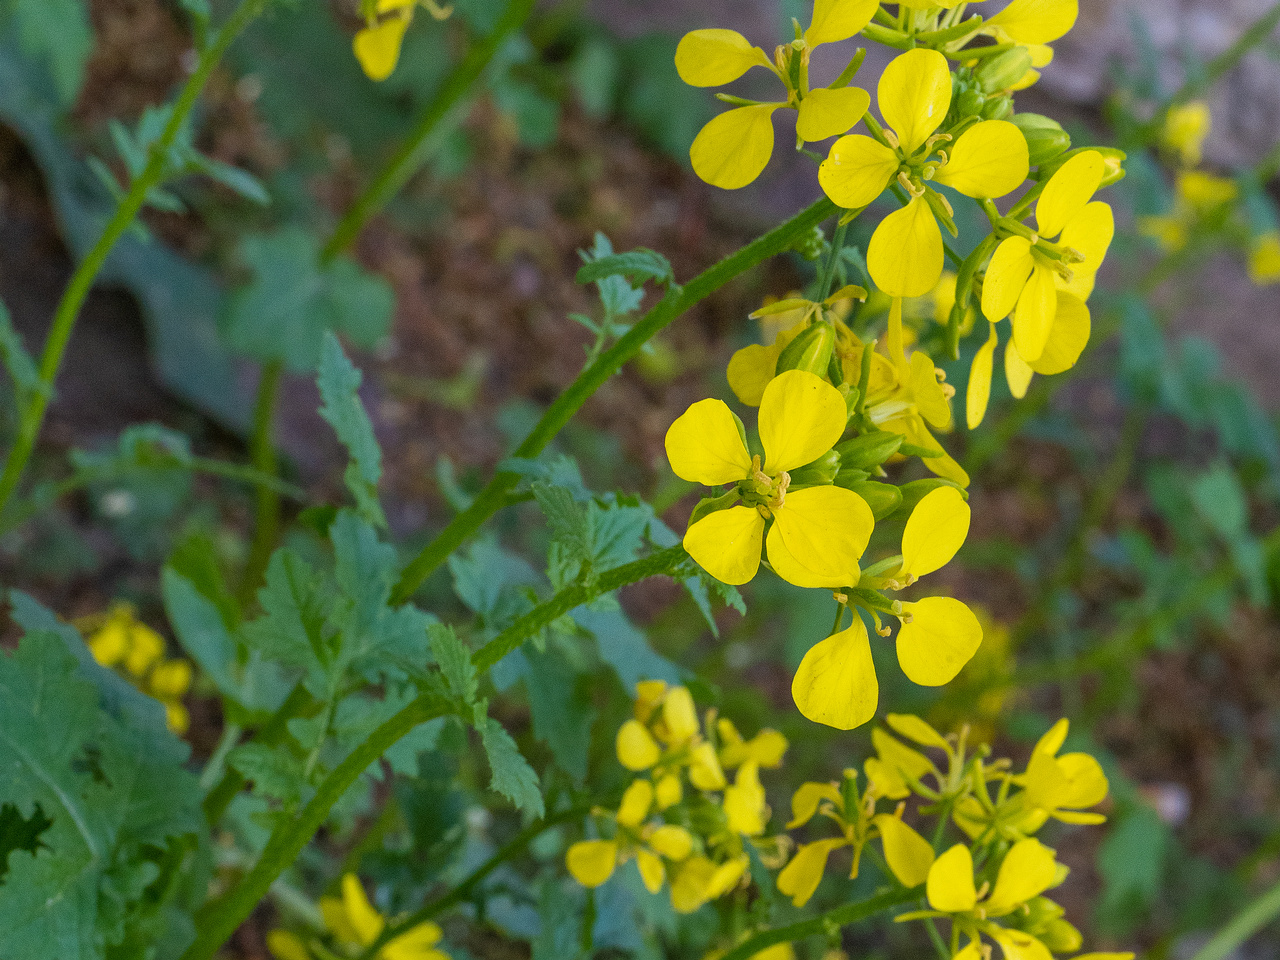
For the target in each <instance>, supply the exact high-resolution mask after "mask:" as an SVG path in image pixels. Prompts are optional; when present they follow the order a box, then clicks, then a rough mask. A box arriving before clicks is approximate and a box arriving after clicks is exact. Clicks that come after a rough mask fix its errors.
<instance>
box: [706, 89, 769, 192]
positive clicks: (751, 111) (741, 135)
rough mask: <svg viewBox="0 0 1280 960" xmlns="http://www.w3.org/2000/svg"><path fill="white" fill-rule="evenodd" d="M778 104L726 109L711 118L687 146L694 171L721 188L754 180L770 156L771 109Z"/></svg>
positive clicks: (742, 185)
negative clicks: (691, 143)
mask: <svg viewBox="0 0 1280 960" xmlns="http://www.w3.org/2000/svg"><path fill="white" fill-rule="evenodd" d="M778 107H779V104H776V103H766V104H761V105H759V106H753V107H738V108H737V109H734V110H726V111H725V112H724V113H722V114H720V115H719V116H718V117H714V118H713V119H712V120H711V121H710V122H709V123H708V124H707V125H706V126H705V127H703V128H702V130H701V131H699V133H698V135H697V137H695V138H694V141H693V146H692V147H690V148H689V159H690V160H691V161H692V163H693V172H694V173H696V174H697V175H698V176H699V177H701V178H702V179H703V180H705V181H706V182H707V183H709V184H711V185H712V186H713V187H720V188H721V189H724V190H737V189H739V188H740V187H745V186H746V185H747V184H749V183H751V182H752V181H753V180H755V178H756V177H758V176H760V174H761V173H762V172H763V171H764V168H765V167H766V166H768V165H769V158H770V157H771V156H773V112H774V111H775V110H777V109H778Z"/></svg>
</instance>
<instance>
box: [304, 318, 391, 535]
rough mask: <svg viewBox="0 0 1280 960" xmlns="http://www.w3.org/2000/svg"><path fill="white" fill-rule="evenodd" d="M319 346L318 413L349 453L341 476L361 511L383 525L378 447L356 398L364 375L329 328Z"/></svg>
mask: <svg viewBox="0 0 1280 960" xmlns="http://www.w3.org/2000/svg"><path fill="white" fill-rule="evenodd" d="M321 349H322V356H321V359H320V374H319V377H318V380H317V382H318V384H319V387H320V396H321V398H322V399H323V401H324V405H323V406H322V407H321V408H320V416H322V417H324V419H325V420H326V421H328V423H329V425H330V426H331V427H333V431H334V433H336V434H337V435H338V439H339V440H341V441H342V444H343V446H345V447H346V448H347V450H348V451H349V452H350V454H351V462H350V464H348V465H347V470H346V473H345V474H344V475H343V476H344V479H345V480H346V483H347V489H348V490H350V491H351V494H352V496H354V497H355V499H356V506H357V508H358V509H359V510H360V513H361V515H362V516H363V517H364V518H365V519H366V520H368V521H369V522H370V523H373V524H376V525H377V526H380V527H385V526H386V525H387V518H386V516H385V515H384V514H383V512H382V505H381V504H380V503H379V502H378V481H379V480H381V479H382V450H381V448H380V447H379V446H378V440H377V438H376V437H375V436H374V435H373V424H372V423H371V422H370V421H369V415H368V413H366V412H365V409H364V404H362V403H361V402H360V394H359V389H360V383H361V381H362V380H363V379H364V377H363V375H362V374H361V373H360V371H359V370H357V369H356V368H355V366H354V365H353V364H352V363H351V361H350V360H348V359H347V355H346V354H345V353H343V352H342V346H341V344H339V343H338V338H337V337H336V336H334V334H333V332H332V331H331V330H326V331H325V332H324V345H323V347H322V348H321Z"/></svg>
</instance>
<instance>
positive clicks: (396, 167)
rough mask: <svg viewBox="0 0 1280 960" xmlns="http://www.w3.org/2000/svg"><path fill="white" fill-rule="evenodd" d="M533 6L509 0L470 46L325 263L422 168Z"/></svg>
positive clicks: (343, 225) (344, 225) (343, 226)
mask: <svg viewBox="0 0 1280 960" xmlns="http://www.w3.org/2000/svg"><path fill="white" fill-rule="evenodd" d="M533 6H534V0H510V2H509V3H508V4H507V10H506V12H505V13H504V14H503V15H502V19H501V20H499V21H498V23H497V24H496V25H495V26H494V28H493V30H492V31H491V32H490V33H489V34H488V35H487V36H485V37H483V38H482V39H480V40H478V41H477V42H476V43H474V44H473V45H472V46H471V49H469V50H468V51H467V55H466V56H465V57H463V58H462V61H461V62H460V63H459V64H458V65H457V66H456V67H454V68H453V72H452V73H450V74H449V76H448V78H447V79H446V80H445V82H444V86H443V87H441V89H440V93H439V94H438V95H437V96H436V98H435V99H434V100H433V101H432V102H431V106H429V107H428V108H427V110H426V112H425V113H423V115H422V116H421V118H419V120H418V125H417V126H416V127H414V129H413V132H412V133H410V134H409V136H408V138H406V140H405V142H404V143H403V144H402V145H401V147H400V149H399V150H397V151H396V153H395V155H394V156H393V157H392V158H391V160H390V162H388V163H387V165H386V166H385V167H384V168H383V170H382V172H381V173H380V174H379V175H378V177H377V178H376V179H375V180H374V181H373V183H371V184H369V186H368V187H367V188H366V189H365V191H364V193H362V194H361V195H360V197H359V198H358V199H357V200H356V202H355V203H354V204H352V206H351V209H350V210H348V211H347V212H346V214H345V215H344V216H343V218H342V219H341V220H340V221H339V222H338V225H337V227H336V228H334V231H333V234H332V236H330V237H329V240H328V242H327V243H325V245H324V248H323V249H322V250H321V252H320V261H321V263H328V262H329V261H331V260H332V259H333V258H334V257H336V256H337V255H338V254H339V253H341V252H342V251H343V250H345V249H346V248H347V247H349V246H350V245H351V243H352V241H354V240H355V238H356V237H357V236H358V235H359V233H360V231H361V230H362V229H364V225H365V224H366V223H367V222H368V221H369V218H370V217H372V216H373V215H374V214H375V213H377V212H378V211H379V210H381V209H382V208H383V207H384V206H386V204H387V202H388V201H390V200H391V198H392V197H394V196H395V195H396V194H397V193H399V192H400V189H401V188H402V187H403V186H404V185H405V184H406V183H408V182H409V178H410V177H412V176H413V175H414V174H415V173H417V172H418V170H419V169H420V168H421V166H422V164H423V162H424V161H425V160H426V158H427V157H428V156H429V155H430V153H431V151H432V150H433V149H434V148H435V146H436V145H437V144H438V143H439V142H440V140H441V134H442V131H445V130H447V129H448V128H449V126H450V125H451V121H452V120H454V119H455V118H456V117H457V116H458V115H459V114H460V113H461V111H462V109H463V108H465V106H466V104H467V102H468V100H469V96H470V94H471V93H472V91H473V90H474V88H475V86H476V83H477V81H478V80H479V79H480V77H481V75H482V74H483V73H484V71H485V68H486V67H488V66H489V64H490V62H492V60H493V58H494V56H495V55H496V54H497V52H498V51H499V50H500V49H502V45H503V43H505V42H506V40H507V38H508V37H510V36H511V35H512V34H513V33H515V32H516V31H517V30H519V29H520V27H521V26H522V25H523V24H524V22H525V21H526V20H528V19H529V15H530V14H531V13H532V12H533Z"/></svg>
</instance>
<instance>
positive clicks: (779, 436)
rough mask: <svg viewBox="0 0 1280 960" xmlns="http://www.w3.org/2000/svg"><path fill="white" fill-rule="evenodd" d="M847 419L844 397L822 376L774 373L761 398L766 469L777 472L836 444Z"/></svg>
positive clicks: (807, 460)
mask: <svg viewBox="0 0 1280 960" xmlns="http://www.w3.org/2000/svg"><path fill="white" fill-rule="evenodd" d="M847 420H848V410H847V409H846V408H845V404H844V397H842V396H840V391H839V390H837V389H836V388H835V387H833V386H831V384H829V383H827V382H826V381H825V380H823V379H822V378H821V377H818V376H815V375H814V374H812V373H809V372H808V371H805V370H787V371H786V372H784V373H781V374H779V375H778V376H776V377H774V378H773V380H772V381H770V383H769V385H768V386H767V387H765V390H764V397H763V398H762V399H761V401H760V443H761V445H762V446H763V447H764V454H765V461H764V469H765V472H766V473H769V474H772V475H777V474H779V473H782V472H783V471H784V470H794V469H795V468H796V467H802V466H804V465H805V464H806V463H811V462H812V461H814V460H816V459H817V458H818V457H820V456H822V455H823V454H824V453H826V452H827V451H828V450H830V449H831V448H832V447H834V446H835V445H836V443H837V441H839V439H840V435H841V434H842V433H844V428H845V422H846V421H847ZM744 476H745V474H744Z"/></svg>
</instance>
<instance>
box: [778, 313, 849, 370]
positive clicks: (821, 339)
mask: <svg viewBox="0 0 1280 960" xmlns="http://www.w3.org/2000/svg"><path fill="white" fill-rule="evenodd" d="M835 346H836V328H835V327H834V326H832V325H831V324H829V323H815V324H813V325H811V326H810V327H808V328H807V329H805V330H803V331H802V332H801V333H800V335H799V336H798V337H796V338H795V339H794V340H792V341H791V342H790V343H789V344H787V347H786V349H785V350H783V351H782V354H781V355H780V356H779V357H778V368H777V372H778V373H779V374H782V373H785V372H786V371H788V370H804V371H806V372H807V373H812V374H814V375H815V376H819V377H824V376H826V374H827V366H828V365H829V364H830V363H831V353H832V351H833V350H834V349H835Z"/></svg>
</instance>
